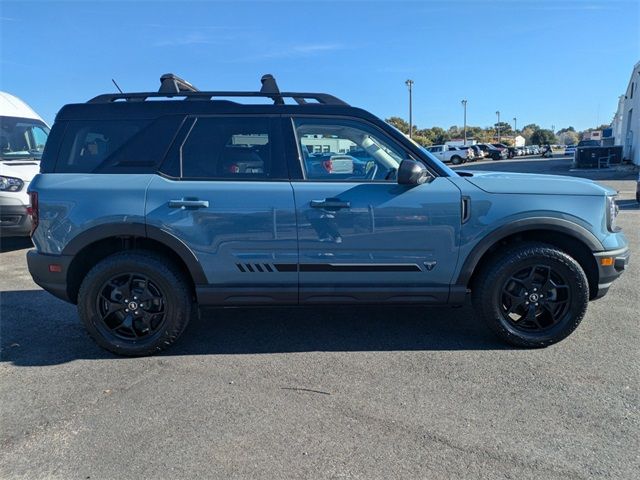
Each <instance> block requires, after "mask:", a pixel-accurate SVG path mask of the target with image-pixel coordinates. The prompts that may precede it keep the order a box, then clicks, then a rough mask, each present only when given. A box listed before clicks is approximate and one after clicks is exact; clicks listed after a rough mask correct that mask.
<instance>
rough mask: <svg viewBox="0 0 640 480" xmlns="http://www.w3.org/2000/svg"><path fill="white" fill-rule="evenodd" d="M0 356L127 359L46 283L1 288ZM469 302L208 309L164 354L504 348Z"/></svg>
mask: <svg viewBox="0 0 640 480" xmlns="http://www.w3.org/2000/svg"><path fill="white" fill-rule="evenodd" d="M0 339H1V351H0V361H2V362H9V363H11V364H13V365H15V366H44V365H56V364H61V363H66V362H70V361H73V360H79V359H113V358H124V357H117V356H116V355H112V354H110V353H109V352H106V351H104V350H102V349H101V348H99V347H98V346H97V345H96V344H95V343H94V342H93V341H92V340H91V339H90V338H89V337H88V336H87V334H86V333H85V330H84V327H83V326H82V325H81V323H80V320H79V319H78V316H77V313H76V309H75V307H74V306H73V305H70V304H67V303H65V302H63V301H61V300H58V299H56V298H54V297H52V296H51V295H50V294H48V293H46V292H44V291H42V290H23V291H8V292H1V293H0ZM506 348H509V347H507V346H505V345H504V344H503V343H501V342H500V341H498V340H497V339H496V338H495V337H494V336H493V335H492V334H491V333H490V332H489V331H488V330H487V329H486V328H485V326H484V325H483V324H482V323H481V322H480V321H479V320H478V319H476V318H475V317H474V315H473V311H472V309H471V307H470V306H464V307H461V308H451V307H424V306H403V307H387V306H375V307H371V306H366V307H365V306H363V307H331V308H329V307H324V306H323V307H313V308H311V307H299V308H284V307H282V308H281V307H278V308H276V307H272V308H233V309H207V310H204V311H203V312H202V315H201V318H199V319H195V320H194V321H193V322H192V323H191V324H190V325H189V327H188V328H187V331H186V332H185V334H184V335H183V336H182V338H181V339H180V340H179V341H178V342H177V343H176V344H175V345H174V346H173V347H171V348H170V349H169V350H168V351H167V352H164V353H162V355H163V356H176V355H233V354H261V353H286V352H309V351H394V350H495V349H499V350H503V349H506Z"/></svg>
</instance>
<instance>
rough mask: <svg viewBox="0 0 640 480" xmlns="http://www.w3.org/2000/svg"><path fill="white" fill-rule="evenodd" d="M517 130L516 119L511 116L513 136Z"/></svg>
mask: <svg viewBox="0 0 640 480" xmlns="http://www.w3.org/2000/svg"><path fill="white" fill-rule="evenodd" d="M517 131H518V119H517V118H516V117H513V135H514V137H515V134H516V132H517Z"/></svg>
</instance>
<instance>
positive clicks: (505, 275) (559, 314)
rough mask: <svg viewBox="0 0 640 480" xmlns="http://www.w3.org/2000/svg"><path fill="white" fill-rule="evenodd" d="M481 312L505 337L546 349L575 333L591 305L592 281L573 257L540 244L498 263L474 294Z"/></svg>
mask: <svg viewBox="0 0 640 480" xmlns="http://www.w3.org/2000/svg"><path fill="white" fill-rule="evenodd" d="M472 297H473V303H474V306H475V308H476V311H478V312H479V313H480V316H481V317H482V318H483V320H484V321H485V322H486V324H487V325H488V326H489V328H491V329H492V330H493V331H494V332H495V333H496V334H497V335H498V336H499V337H500V338H502V339H503V340H505V341H506V342H508V343H510V344H511V345H515V346H519V347H546V346H548V345H551V344H553V343H556V342H559V341H560V340H562V339H564V338H566V337H567V336H568V335H569V334H571V332H573V331H574V330H575V329H576V328H577V327H578V325H579V324H580V322H581V321H582V318H583V317H584V314H585V312H586V310H587V303H588V302H589V284H588V281H587V277H586V275H585V273H584V271H583V270H582V268H581V267H580V265H579V264H578V262H576V261H575V260H574V259H573V258H572V257H570V256H569V255H567V254H566V253H564V252H562V251H561V250H559V249H557V248H555V247H552V246H548V245H544V244H537V243H528V244H522V245H520V246H517V247H514V248H512V249H510V250H508V251H506V252H504V253H503V254H501V255H499V256H497V257H495V258H494V260H493V261H492V263H491V264H490V265H488V266H487V267H486V268H485V270H484V271H482V272H480V275H479V277H478V278H477V279H476V281H475V285H474V288H473V291H472Z"/></svg>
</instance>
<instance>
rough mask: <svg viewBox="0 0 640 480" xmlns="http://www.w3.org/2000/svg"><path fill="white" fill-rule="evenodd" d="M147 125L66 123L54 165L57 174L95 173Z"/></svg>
mask: <svg viewBox="0 0 640 480" xmlns="http://www.w3.org/2000/svg"><path fill="white" fill-rule="evenodd" d="M148 123H149V121H148V120H108V121H96V120H92V121H70V122H68V124H67V128H66V132H65V136H64V141H63V142H62V146H61V148H60V152H59V154H58V161H57V162H56V172H59V173H92V172H94V171H96V170H97V169H98V167H100V166H101V165H102V164H103V163H104V162H105V161H106V160H107V159H109V157H111V156H113V155H114V154H115V153H116V152H118V150H119V149H121V148H122V147H123V146H125V144H126V143H127V142H128V141H130V140H131V139H132V138H133V137H134V136H135V135H136V134H138V133H139V132H140V131H141V130H142V129H143V128H145V127H146V126H147V125H148Z"/></svg>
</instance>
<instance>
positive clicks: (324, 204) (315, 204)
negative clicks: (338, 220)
mask: <svg viewBox="0 0 640 480" xmlns="http://www.w3.org/2000/svg"><path fill="white" fill-rule="evenodd" d="M311 207H312V208H326V209H327V210H340V209H341V208H351V202H343V201H342V200H340V199H338V198H325V199H324V200H311Z"/></svg>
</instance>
